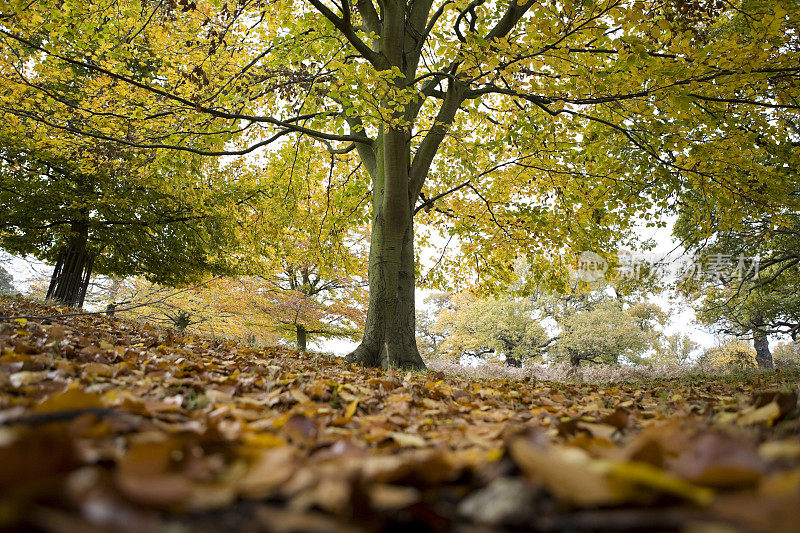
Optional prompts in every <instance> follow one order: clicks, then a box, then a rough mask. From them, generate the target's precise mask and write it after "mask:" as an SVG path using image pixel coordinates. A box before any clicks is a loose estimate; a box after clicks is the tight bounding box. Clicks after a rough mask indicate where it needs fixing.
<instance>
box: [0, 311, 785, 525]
mask: <svg viewBox="0 0 800 533" xmlns="http://www.w3.org/2000/svg"><path fill="white" fill-rule="evenodd" d="M56 312H58V310H56V309H52V308H44V307H41V306H39V305H34V304H30V303H27V302H24V301H18V300H17V301H11V300H4V301H3V303H2V314H3V315H6V316H20V315H28V316H31V315H51V314H53V313H56ZM0 352H1V353H2V355H1V356H0V368H1V369H2V373H0V424H2V427H0V487H1V488H2V497H0V509H2V513H0V520H2V525H3V526H4V527H11V528H21V529H26V528H37V529H40V530H47V531H95V530H114V531H152V530H154V529H156V528H159V527H160V528H164V527H169V526H170V525H171V526H173V527H178V526H183V527H187V528H191V529H205V530H218V529H221V528H223V527H225V528H230V527H233V528H235V529H246V528H250V529H252V530H265V531H349V530H353V531H355V530H379V529H386V528H388V527H394V526H397V527H399V526H405V527H412V526H413V527H415V528H417V529H420V530H436V531H444V530H451V529H456V528H459V527H461V526H465V525H468V524H484V525H486V526H488V527H491V528H498V529H502V528H509V529H514V528H520V527H523V528H536V529H541V530H547V531H566V530H573V531H574V530H576V529H587V528H591V529H596V530H613V531H619V530H634V529H643V528H649V527H654V526H658V527H659V528H662V529H666V530H675V529H681V528H685V527H688V526H690V525H691V526H695V525H705V526H709V527H710V526H712V525H713V526H725V527H729V528H733V529H731V530H734V531H738V530H755V531H759V530H760V531H767V530H769V531H789V530H791V529H792V528H793V527H795V526H796V524H797V521H798V520H799V519H800V516H799V513H800V444H798V439H797V435H798V433H800V411H798V407H797V383H798V378H800V375H799V374H798V373H797V372H769V373H758V374H751V375H750V377H749V378H748V379H747V380H745V381H732V380H730V379H720V380H719V381H703V380H693V379H688V378H685V379H682V380H674V381H660V380H650V381H642V382H637V383H624V382H621V383H616V384H609V385H599V384H590V383H557V382H542V381H536V380H522V381H516V380H508V379H486V380H467V379H464V378H463V377H457V376H453V375H446V374H444V373H442V372H418V373H414V372H408V373H398V372H396V371H384V370H379V369H364V368H360V367H356V366H351V365H348V364H346V363H344V362H343V361H342V360H339V359H335V358H326V357H314V356H311V355H308V354H305V355H302V354H299V353H297V352H293V351H289V350H283V349H261V350H255V349H252V348H250V347H245V346H241V345H237V344H235V343H230V342H227V343H221V342H214V341H210V340H208V339H203V338H196V337H189V336H185V335H183V334H179V333H177V332H175V331H172V330H166V329H159V328H155V327H152V326H149V325H146V324H144V325H142V324H137V323H133V322H127V321H120V320H115V319H109V318H107V317H96V316H81V317H72V318H69V317H66V318H51V319H47V318H42V319H16V320H4V321H3V322H2V323H0Z"/></svg>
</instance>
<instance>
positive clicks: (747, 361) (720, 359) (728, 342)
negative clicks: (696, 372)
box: [697, 337, 757, 372]
mask: <svg viewBox="0 0 800 533" xmlns="http://www.w3.org/2000/svg"><path fill="white" fill-rule="evenodd" d="M697 363H698V365H699V366H701V367H706V368H710V369H711V370H716V371H728V372H729V371H735V370H748V369H754V368H756V367H757V363H756V351H755V349H753V347H752V346H749V345H748V343H747V342H746V341H743V340H740V339H736V338H733V337H728V338H726V339H723V340H722V342H720V343H719V344H717V345H716V346H713V347H712V348H709V349H708V350H706V351H705V352H703V354H702V355H701V356H700V358H699V359H698V360H697Z"/></svg>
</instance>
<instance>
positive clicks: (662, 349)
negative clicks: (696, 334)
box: [649, 333, 700, 366]
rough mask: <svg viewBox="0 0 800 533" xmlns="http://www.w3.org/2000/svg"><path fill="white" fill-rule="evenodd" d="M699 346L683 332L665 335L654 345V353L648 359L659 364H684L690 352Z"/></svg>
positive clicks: (689, 357) (688, 359)
mask: <svg viewBox="0 0 800 533" xmlns="http://www.w3.org/2000/svg"><path fill="white" fill-rule="evenodd" d="M699 347H700V345H699V344H698V343H696V342H695V341H694V340H692V338H691V337H689V336H688V335H685V334H683V333H673V334H672V335H665V336H664V337H663V338H662V339H661V341H660V342H659V343H658V345H657V346H656V347H655V353H654V354H653V356H652V357H651V358H650V359H649V361H652V362H654V363H656V364H660V365H677V366H686V365H687V364H688V363H689V361H690V360H691V355H692V353H693V352H694V351H695V350H697V349H698V348H699Z"/></svg>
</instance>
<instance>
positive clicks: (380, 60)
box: [308, 0, 389, 70]
mask: <svg viewBox="0 0 800 533" xmlns="http://www.w3.org/2000/svg"><path fill="white" fill-rule="evenodd" d="M308 1H309V2H311V5H313V6H314V7H315V8H316V10H317V11H319V12H320V13H321V14H322V16H323V17H325V18H326V19H328V20H329V21H330V23H331V24H333V27H334V28H336V29H337V30H339V32H340V33H341V34H342V35H343V36H344V38H345V39H347V41H348V42H349V43H350V44H351V45H352V46H353V48H355V49H356V50H357V51H358V53H359V54H361V57H363V58H364V59H366V60H367V61H369V62H370V63H371V64H372V66H373V67H375V68H376V69H377V70H386V69H388V68H389V65H388V63H387V61H386V58H385V57H383V55H382V54H380V53H378V52H376V51H375V50H373V49H372V48H370V47H369V46H368V45H367V44H366V43H365V42H364V41H362V40H361V39H360V38H359V37H358V35H356V30H355V28H354V27H353V25H352V24H351V23H350V20H349V17H350V15H349V10H347V9H346V8H344V9H345V10H346V13H343V16H342V17H339V16H338V15H336V13H334V12H333V11H331V10H330V9H328V6H326V5H325V4H323V3H322V2H321V1H320V0H308Z"/></svg>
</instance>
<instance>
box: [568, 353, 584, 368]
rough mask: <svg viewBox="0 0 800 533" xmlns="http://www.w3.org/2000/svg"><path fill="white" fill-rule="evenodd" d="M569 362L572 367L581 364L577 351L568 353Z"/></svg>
mask: <svg viewBox="0 0 800 533" xmlns="http://www.w3.org/2000/svg"><path fill="white" fill-rule="evenodd" d="M569 364H571V365H572V366H573V367H575V368H578V367H580V366H581V356H580V355H579V354H577V353H574V352H572V353H570V354H569Z"/></svg>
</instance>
